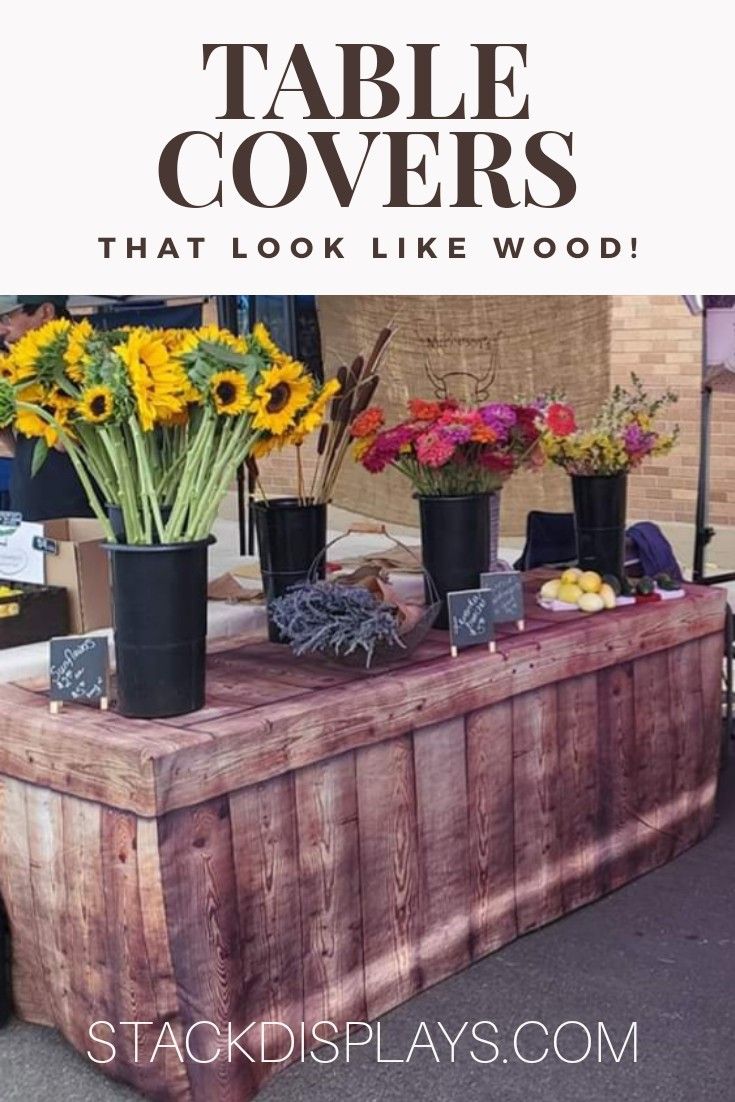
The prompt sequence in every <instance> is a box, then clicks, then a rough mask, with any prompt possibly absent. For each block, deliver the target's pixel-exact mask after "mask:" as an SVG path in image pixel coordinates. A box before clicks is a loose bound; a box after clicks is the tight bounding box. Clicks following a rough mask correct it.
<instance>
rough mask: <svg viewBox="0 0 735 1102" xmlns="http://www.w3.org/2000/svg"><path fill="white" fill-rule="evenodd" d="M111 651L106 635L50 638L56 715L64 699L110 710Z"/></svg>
mask: <svg viewBox="0 0 735 1102" xmlns="http://www.w3.org/2000/svg"><path fill="white" fill-rule="evenodd" d="M109 698H110V652H109V645H108V642H107V639H106V638H105V636H104V635H103V636H92V635H80V636H65V637H64V638H62V639H51V640H50V642H49V700H50V708H51V711H52V712H53V713H54V715H56V714H57V713H58V712H60V711H61V708H62V706H63V704H64V702H65V701H66V702H70V703H74V704H92V705H95V706H96V707H98V708H101V709H102V710H103V711H106V710H107V707H108V703H109Z"/></svg>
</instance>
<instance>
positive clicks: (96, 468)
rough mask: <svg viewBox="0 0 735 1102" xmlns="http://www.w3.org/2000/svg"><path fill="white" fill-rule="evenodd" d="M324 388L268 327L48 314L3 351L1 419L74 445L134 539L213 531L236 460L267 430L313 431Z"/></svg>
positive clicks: (55, 442)
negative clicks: (51, 317) (98, 321)
mask: <svg viewBox="0 0 735 1102" xmlns="http://www.w3.org/2000/svg"><path fill="white" fill-rule="evenodd" d="M333 390H334V388H333V387H331V388H330V389H329V392H328V393H326V394H325V391H324V390H323V388H320V387H319V386H317V385H316V384H315V382H314V380H313V378H312V377H311V376H310V375H309V373H308V372H307V371H306V369H305V368H304V366H303V365H302V364H300V363H298V362H296V361H295V360H293V359H291V358H290V357H289V356H288V355H287V354H286V353H285V352H283V351H282V350H281V349H280V348H279V347H278V346H277V345H276V344H275V342H274V341H272V340H271V338H270V335H269V334H268V331H267V330H266V328H265V327H264V326H263V325H256V326H255V327H254V329H253V331H252V333H251V334H249V335H248V336H246V337H235V336H234V335H233V334H232V333H230V332H229V331H227V330H224V329H219V328H217V327H216V326H206V327H203V328H200V329H196V330H188V329H185V330H179V329H176V330H154V329H147V328H143V327H136V328H126V329H119V330H115V331H111V332H98V331H95V330H94V329H93V328H92V326H91V325H90V324H89V322H87V321H82V322H78V323H74V322H71V321H69V320H65V319H62V320H57V321H52V322H50V323H49V324H48V325H45V326H43V327H42V328H40V329H38V330H33V331H31V332H29V333H28V334H26V335H25V336H24V337H22V338H21V340H19V341H18V342H17V344H15V345H14V346H13V348H12V350H11V351H10V353H9V354H8V355H6V356H5V357H3V358H2V359H0V427H8V426H12V427H13V428H14V429H15V431H16V432H20V433H24V434H25V435H26V436H30V437H36V438H37V440H38V443H37V445H36V451H35V453H34V469H35V470H37V469H38V468H39V467H40V465H41V464H42V463H43V462H44V460H45V457H46V455H47V453H48V449H49V448H50V447H54V446H59V445H61V446H62V447H63V448H64V449H65V450H66V451H67V452H68V454H69V457H70V459H71V461H72V463H73V464H74V467H75V469H76V470H77V473H78V475H79V478H80V480H81V482H82V484H83V485H84V488H85V490H86V493H87V496H88V498H89V501H90V504H91V506H92V509H93V511H94V513H95V515H96V516H97V517H98V518H99V520H100V522H101V523H102V524H103V526H104V529H105V532H106V534H107V537H108V539H110V540H113V539H114V535H113V531H112V528H111V526H110V524H109V520H108V516H107V513H106V510H105V508H104V506H105V505H113V506H118V507H119V508H120V510H121V513H122V517H123V522H124V529H125V536H126V539H127V542H128V543H135V544H149V543H152V542H156V541H160V542H162V543H176V542H187V541H193V540H199V539H203V538H205V537H206V536H207V535H209V533H210V531H211V527H212V524H213V523H214V520H215V518H216V516H217V512H218V510H219V506H220V503H221V501H222V498H223V497H224V495H225V494H226V492H227V490H228V488H229V486H230V485H231V483H232V481H233V479H234V477H235V475H236V472H237V469H238V467H239V466H240V464H241V463H242V462H243V461H244V460H245V459H246V458H247V457H248V456H249V455H251V454H252V453H253V451H254V450H255V449H256V447H257V446H258V445H259V444H260V443H261V442H262V441H264V440H272V439H276V440H283V441H287V440H288V439H289V435H290V434H292V433H293V432H294V430H295V429H296V427H297V425H298V426H299V434H301V433H303V432H305V431H307V430H308V431H311V430H313V429H315V428H318V427H319V425H320V424H321V421H322V417H323V412H324V408H325V406H326V404H327V400H328V398H329V397H330V396H331V395H332V393H333Z"/></svg>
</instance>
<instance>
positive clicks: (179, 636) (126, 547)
mask: <svg viewBox="0 0 735 1102" xmlns="http://www.w3.org/2000/svg"><path fill="white" fill-rule="evenodd" d="M213 542H214V539H213V537H211V536H210V537H209V539H206V540H197V541H196V542H194V543H164V544H154V545H150V546H138V545H135V544H128V543H122V544H109V543H108V544H106V545H105V546H106V548H107V551H108V553H109V555H110V563H111V576H112V602H113V615H114V625H115V655H116V659H117V709H118V711H119V712H120V713H121V714H122V715H124V716H131V717H134V718H137V719H156V718H158V717H163V716H178V715H184V714H186V713H187V712H195V711H197V710H198V709H199V708H202V707H203V706H204V681H205V664H206V637H207V549H208V547H209V545H210V543H213Z"/></svg>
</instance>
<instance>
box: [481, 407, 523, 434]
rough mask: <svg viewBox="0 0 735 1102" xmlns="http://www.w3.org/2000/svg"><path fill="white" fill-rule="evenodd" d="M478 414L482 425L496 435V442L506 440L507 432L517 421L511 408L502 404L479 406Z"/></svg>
mask: <svg viewBox="0 0 735 1102" xmlns="http://www.w3.org/2000/svg"><path fill="white" fill-rule="evenodd" d="M479 414H480V417H481V419H482V421H483V423H484V424H486V425H487V427H488V428H490V429H492V430H493V432H495V433H496V434H497V437H498V441H505V440H507V439H508V433H509V431H510V430H511V429H512V428H513V426H514V425H515V423H516V421H517V420H518V417H517V415H516V411H515V410H514V409H513V407H512V406H508V405H506V404H505V403H504V402H491V403H490V404H489V405H487V406H481V407H480V410H479Z"/></svg>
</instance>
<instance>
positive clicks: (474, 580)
mask: <svg viewBox="0 0 735 1102" xmlns="http://www.w3.org/2000/svg"><path fill="white" fill-rule="evenodd" d="M417 497H418V502H419V512H420V515H421V553H422V557H423V563H424V567H425V568H426V570H427V571H428V572H429V574H430V576H431V578H432V579H433V581H434V584H435V585H436V588H437V591H438V593H439V596H440V597H441V601H442V609H441V612H440V613H439V616H438V617H437V620H436V623H435V625H434V626H435V627H437V628H443V629H444V630H445V631H446V630H447V628H448V627H449V616H448V613H447V602H446V596H447V593H454V592H456V591H457V590H461V589H477V588H478V587H479V585H480V575H481V574H482V573H483V572H484V571H486V570H489V568H490V558H491V549H490V544H491V540H490V494H466V495H462V496H458V497H439V496H437V497H423V496H421V495H420V494H419V495H417ZM424 589H425V591H426V593H425V596H426V601H427V603H429V601H430V599H431V598H430V594H429V592H428V590H427V589H426V583H425V584H424Z"/></svg>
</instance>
